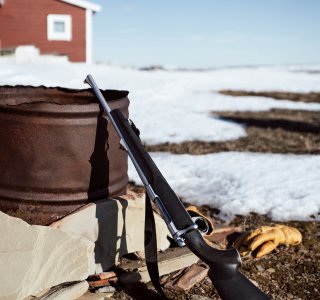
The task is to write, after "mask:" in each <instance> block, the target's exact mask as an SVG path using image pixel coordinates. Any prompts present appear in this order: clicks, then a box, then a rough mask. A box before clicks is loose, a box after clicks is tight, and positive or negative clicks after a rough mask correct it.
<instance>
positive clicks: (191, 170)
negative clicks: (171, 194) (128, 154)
mask: <svg viewBox="0 0 320 300" xmlns="http://www.w3.org/2000/svg"><path fill="white" fill-rule="evenodd" d="M151 156H152V158H153V159H154V161H155V163H156V164H157V165H158V167H159V169H160V170H161V172H162V173H163V175H164V176H165V178H166V179H167V180H168V182H169V184H170V185H171V186H172V188H173V189H174V190H175V192H176V193H177V194H178V195H180V196H181V197H183V198H184V199H186V200H187V201H188V202H192V203H195V204H198V205H203V204H206V205H209V206H211V207H214V208H219V209H220V210H221V211H222V213H221V217H224V218H227V219H230V218H232V217H233V216H234V214H242V215H246V214H248V213H249V212H256V213H259V214H268V215H269V216H270V217H272V218H273V219H274V220H279V221H287V220H310V219H311V218H310V216H311V215H314V216H316V218H318V219H319V216H317V214H318V212H319V208H320V185H319V174H320V156H316V155H314V156H313V155H283V154H258V153H238V152H224V153H217V154H207V155H200V156H196V155H172V154H168V153H152V154H151ZM129 177H130V179H131V180H133V181H135V182H138V183H141V181H140V179H139V178H138V175H137V174H136V171H135V170H134V167H133V166H132V165H131V164H130V167H129Z"/></svg>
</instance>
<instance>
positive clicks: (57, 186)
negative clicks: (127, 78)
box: [0, 86, 129, 225]
mask: <svg viewBox="0 0 320 300" xmlns="http://www.w3.org/2000/svg"><path fill="white" fill-rule="evenodd" d="M103 94H104V96H105V98H106V99H107V101H108V102H109V105H110V106H111V108H112V109H114V108H119V109H121V110H122V112H124V113H125V114H126V115H127V114H128V105H129V100H128V98H127V95H128V92H126V91H115V90H106V91H103ZM0 145H1V146H0V210H1V211H3V212H5V213H8V214H10V215H12V216H16V217H20V218H22V219H24V220H25V221H27V222H28V223H30V224H41V225H47V224H49V223H51V222H53V221H55V220H57V219H59V218H61V217H63V216H65V215H67V214H69V213H70V212H72V211H74V210H76V209H77V208H79V207H81V206H83V205H85V204H87V203H88V202H90V201H93V200H96V199H101V198H106V197H109V196H118V195H121V194H124V193H125V191H126V186H127V183H128V176H127V168H128V166H127V153H126V152H124V151H122V150H120V148H119V138H118V136H117V134H116V133H115V131H114V129H113V128H112V126H111V124H109V122H107V120H106V119H105V118H103V117H102V114H101V110H100V108H99V105H98V103H97V100H96V99H95V97H94V96H93V94H92V92H91V91H90V90H74V89H65V88H46V87H43V86H41V87H30V86H14V87H12V86H1V87H0Z"/></svg>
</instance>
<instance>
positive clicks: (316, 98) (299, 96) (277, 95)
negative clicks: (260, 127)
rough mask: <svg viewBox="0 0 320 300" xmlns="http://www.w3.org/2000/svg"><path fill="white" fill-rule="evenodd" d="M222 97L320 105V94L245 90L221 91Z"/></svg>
mask: <svg viewBox="0 0 320 300" xmlns="http://www.w3.org/2000/svg"><path fill="white" fill-rule="evenodd" d="M219 93H220V94H222V95H227V96H234V97H241V96H255V97H257V96H258V97H268V98H273V99H277V100H290V101H300V102H307V103H310V102H316V103H320V93H314V92H312V93H290V92H277V91H273V92H253V91H243V90H221V91H219Z"/></svg>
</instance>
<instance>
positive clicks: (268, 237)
mask: <svg viewBox="0 0 320 300" xmlns="http://www.w3.org/2000/svg"><path fill="white" fill-rule="evenodd" d="M301 241H302V235H301V233H300V231H299V230H298V229H296V228H293V227H289V226H286V225H276V226H274V227H271V226H261V227H259V228H258V229H256V230H253V231H249V232H247V233H245V234H243V235H241V236H240V237H239V238H238V239H237V240H236V241H235V242H234V247H235V248H237V249H238V250H239V252H240V254H241V255H242V256H245V255H248V254H250V253H251V252H252V251H255V250H256V253H255V256H256V257H258V258H259V257H262V256H264V255H266V254H268V253H270V252H271V251H273V250H274V249H275V248H276V247H277V246H278V245H279V244H285V245H298V244H300V243H301Z"/></svg>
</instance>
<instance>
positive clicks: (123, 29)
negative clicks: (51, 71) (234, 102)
mask: <svg viewBox="0 0 320 300" xmlns="http://www.w3.org/2000/svg"><path fill="white" fill-rule="evenodd" d="M92 2H95V3H98V4H100V5H102V11H101V12H99V13H98V14H96V15H95V16H94V34H93V39H94V42H93V46H94V58H95V60H96V61H105V62H113V63H120V64H124V65H126V64H129V65H135V66H145V65H167V66H176V67H191V68H195V67H215V66H238V65H260V64H290V63H298V64H300V63H302V64H305V63H319V62H320V1H319V0H267V1H262V0H260V1H258V0H224V1H221V0H220V1H218V0H198V1H196V0H183V1H182V0H171V1H168V0H158V1H154V0H153V1H152V0H149V1H148V0H132V1H121V0H92Z"/></svg>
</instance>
